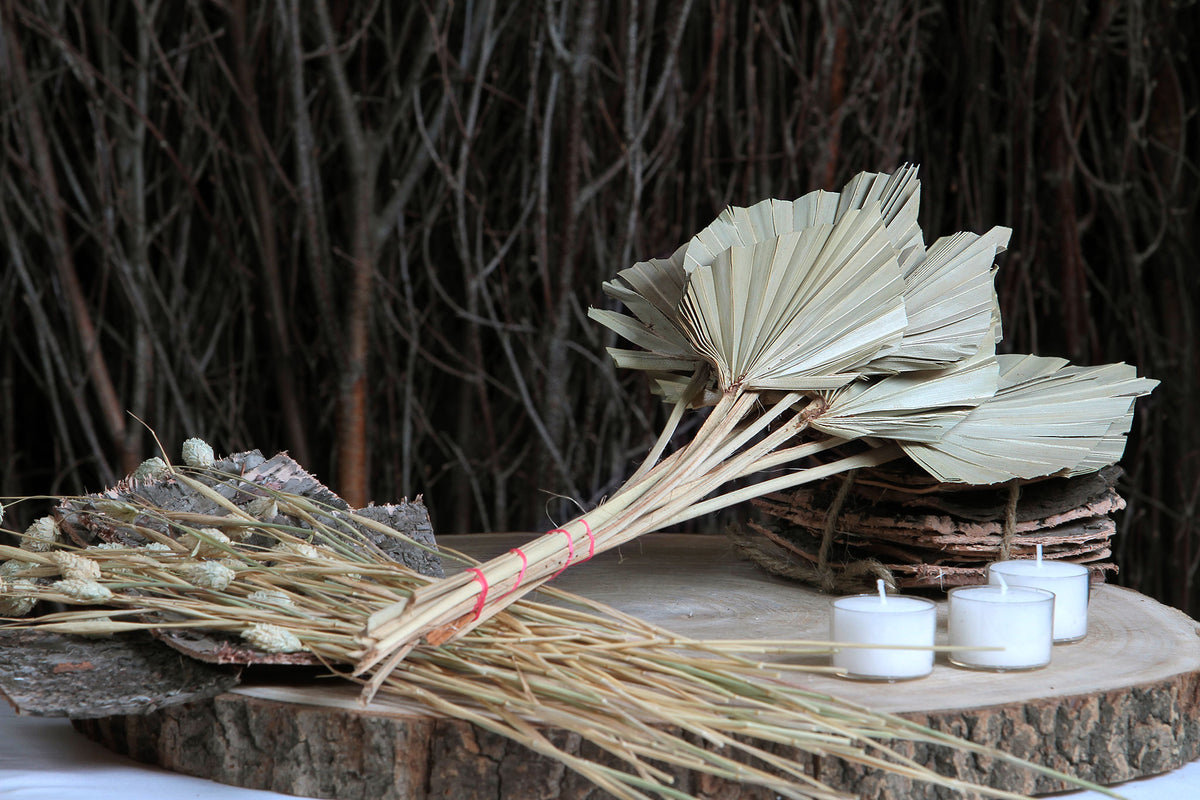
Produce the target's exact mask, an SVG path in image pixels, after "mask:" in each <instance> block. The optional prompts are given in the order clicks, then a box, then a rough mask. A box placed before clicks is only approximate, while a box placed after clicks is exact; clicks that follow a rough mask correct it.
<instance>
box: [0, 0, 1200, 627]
mask: <svg viewBox="0 0 1200 800" xmlns="http://www.w3.org/2000/svg"><path fill="white" fill-rule="evenodd" d="M1076 5H1079V6H1081V7H1079V8H1076V7H1075V6H1076ZM1083 5H1087V6H1090V8H1089V9H1087V10H1085V9H1083V8H1082V6H1083ZM1198 16H1200V15H1198V12H1197V7H1196V5H1195V3H1154V4H1149V3H1139V2H1133V1H1132V0H1102V2H1099V3H1092V4H1069V3H1042V2H1037V0H988V2H980V3H966V4H960V3H950V2H938V1H937V0H882V1H877V2H866V0H817V1H815V2H810V3H791V2H781V1H780V0H771V1H768V0H750V1H749V2H733V0H583V2H567V1H566V0H544V2H540V3H504V2H498V1H497V0H477V1H476V2H472V3H452V2H449V0H421V1H420V2H411V3H399V4H398V3H386V2H378V1H377V0H374V1H367V2H359V3H337V4H329V3H327V2H326V0H315V1H314V2H311V3H309V2H301V0H275V2H271V3H247V2H245V0H230V2H224V3H217V2H202V1H201V0H190V2H186V3H167V2H163V0H139V2H134V3H129V2H118V1H117V0H97V1H96V2H84V0H0V24H2V26H3V30H2V31H0V136H2V137H3V138H2V141H3V148H4V149H3V154H2V156H0V229H2V231H3V238H2V248H0V252H2V253H3V255H2V256H0V258H2V259H3V261H2V262H0V263H2V264H3V269H2V270H0V289H2V290H3V292H4V294H3V296H4V297H5V298H7V300H8V302H6V303H4V304H3V305H2V306H0V336H3V345H2V346H0V384H2V387H3V391H0V398H2V400H3V406H2V407H0V422H2V424H0V493H2V494H4V495H6V496H13V495H20V494H36V493H51V492H52V493H67V492H82V491H85V490H95V489H98V488H99V487H100V486H102V485H105V484H109V483H111V482H112V481H113V480H114V478H115V477H117V476H119V475H121V474H123V473H124V472H125V471H127V470H129V469H130V468H132V466H133V465H135V464H136V463H137V462H138V461H139V460H141V459H142V458H144V457H146V456H149V455H152V454H153V453H154V444H153V441H152V439H151V438H150V437H149V436H148V435H147V434H146V432H145V430H144V429H143V427H142V426H141V425H140V424H139V423H137V422H136V420H134V419H133V417H132V416H130V415H131V414H133V415H136V416H137V417H138V418H140V419H142V420H145V421H146V423H147V424H149V425H150V426H151V427H152V428H153V429H154V430H155V431H156V432H157V433H158V434H159V436H160V437H161V438H162V440H163V441H164V442H166V443H177V442H180V441H181V440H182V439H183V438H185V437H188V436H203V437H205V438H206V439H208V440H209V441H211V442H212V443H213V444H214V445H215V446H216V447H217V449H218V450H221V451H233V450H237V449H241V448H245V447H259V448H262V449H264V450H274V449H276V448H280V449H288V450H290V451H291V452H292V453H293V454H294V455H296V456H297V457H298V458H299V459H300V460H301V461H302V462H304V463H305V464H306V466H309V467H310V468H312V469H313V470H314V471H315V472H316V473H318V474H320V475H322V476H325V478H326V480H327V481H328V482H329V483H330V484H331V485H332V487H333V488H334V489H336V490H338V491H339V492H341V493H342V494H343V495H344V496H345V497H346V498H347V499H348V500H350V501H351V502H354V503H362V502H365V501H367V500H371V499H375V500H379V501H387V500H392V499H395V498H397V497H399V496H402V495H408V496H414V495H417V494H424V495H425V498H426V501H427V503H428V504H429V507H430V510H431V513H432V515H433V517H434V521H435V524H436V526H437V528H438V530H439V531H441V532H455V531H468V530H512V529H527V530H536V529H544V528H546V527H549V526H550V524H551V521H552V520H562V519H564V518H565V517H566V516H567V515H568V514H569V513H570V509H571V507H572V506H573V505H574V504H576V503H578V504H582V505H584V506H587V505H590V504H593V503H595V502H597V501H598V500H599V499H600V498H601V497H602V496H604V495H605V493H607V492H609V491H610V490H611V489H613V488H614V487H615V486H617V485H618V484H619V483H620V480H621V479H622V478H623V477H624V476H625V475H627V474H628V472H629V470H630V468H631V465H632V464H633V463H634V462H635V460H636V459H637V457H638V455H639V454H641V453H643V452H644V451H645V449H646V448H647V447H648V446H649V443H650V437H651V433H652V431H653V430H655V429H656V424H655V423H656V421H657V419H658V416H659V415H660V414H661V413H662V411H661V409H660V408H659V407H658V404H657V403H656V402H655V401H654V400H652V399H650V398H649V396H648V394H647V393H646V392H645V390H644V387H643V386H642V385H640V384H639V382H638V379H637V378H636V377H633V378H630V377H626V376H623V375H618V374H617V373H616V372H615V371H614V370H613V368H612V367H611V366H610V364H609V362H608V360H607V358H606V356H605V355H604V349H603V348H604V346H605V345H606V344H611V343H613V342H612V341H611V337H610V335H609V334H607V333H606V332H604V331H603V330H600V329H598V328H597V327H596V326H593V325H591V324H589V323H588V322H587V320H586V315H585V311H586V308H587V306H588V305H603V304H605V303H607V302H608V301H607V300H606V299H605V298H603V296H602V295H601V293H600V283H601V281H603V280H604V279H606V278H608V277H610V276H611V275H612V274H613V273H615V272H616V271H617V270H618V269H621V268H623V267H625V266H628V265H629V264H630V263H632V262H633V261H635V260H639V259H642V258H646V257H650V256H656V255H657V256H662V255H666V254H669V253H670V252H671V251H672V250H674V248H675V247H676V246H678V245H679V244H680V243H681V242H682V241H683V240H684V239H685V238H686V237H687V236H688V235H689V234H690V233H692V232H694V231H695V230H698V229H699V228H700V227H701V226H703V225H704V224H706V223H707V222H709V221H710V220H711V219H712V218H713V217H714V216H715V215H716V214H717V213H718V212H719V211H720V209H721V208H722V207H723V206H724V205H726V204H731V203H732V204H749V203H752V202H755V201H757V200H759V199H762V198H763V197H768V196H777V197H794V196H797V195H799V194H801V193H803V192H806V191H808V190H810V189H812V188H829V189H836V188H838V187H840V185H841V184H842V182H844V180H845V179H846V178H848V177H849V176H850V175H851V174H853V173H855V172H858V171H860V170H863V169H873V170H890V169H893V168H894V167H896V166H898V165H899V164H901V163H903V162H905V161H914V162H918V163H920V164H922V170H923V176H924V178H925V181H924V211H923V219H922V223H923V225H924V226H925V227H926V229H927V230H930V231H934V232H949V231H952V230H958V229H960V228H966V229H973V230H984V229H986V228H988V227H990V226H992V225H996V224H1003V225H1009V226H1011V227H1012V228H1013V229H1014V231H1015V234H1014V239H1013V247H1012V250H1011V251H1010V253H1009V254H1008V255H1007V256H1006V257H1005V259H1004V261H1003V268H1002V272H1001V273H1000V289H1001V296H1002V297H1001V299H1002V304H1003V307H1004V313H1005V320H1006V327H1007V332H1006V333H1007V343H1006V347H1008V348H1011V349H1015V350H1020V351H1032V352H1037V353H1040V354H1043V355H1063V356H1067V357H1069V358H1071V359H1073V360H1076V361H1079V362H1082V363H1096V362H1101V361H1113V360H1128V361H1130V362H1132V363H1135V364H1137V365H1138V366H1139V367H1140V369H1141V370H1142V371H1143V373H1144V374H1147V375H1150V376H1153V377H1157V378H1160V379H1162V380H1163V385H1162V387H1161V388H1160V389H1159V390H1158V391H1157V392H1156V393H1155V394H1154V396H1153V397H1151V398H1149V399H1148V400H1147V401H1145V403H1144V406H1143V407H1142V408H1141V409H1140V410H1139V416H1138V419H1137V423H1136V428H1135V431H1134V434H1133V436H1132V439H1131V444H1130V447H1129V450H1128V452H1127V456H1126V459H1125V467H1126V470H1127V472H1128V476H1127V480H1126V482H1125V485H1124V494H1125V495H1126V497H1127V498H1128V500H1129V509H1128V510H1127V511H1126V512H1125V514H1124V515H1123V517H1122V520H1121V525H1122V533H1121V535H1120V536H1119V537H1118V542H1119V548H1120V550H1119V552H1118V554H1117V555H1118V560H1119V562H1120V563H1121V565H1122V572H1121V576H1120V580H1122V581H1123V582H1125V583H1127V584H1129V585H1133V586H1136V587H1137V588H1139V589H1141V590H1142V591H1145V592H1147V593H1149V594H1152V595H1155V596H1157V597H1160V598H1162V599H1164V600H1165V601H1167V602H1169V603H1172V604H1174V605H1176V606H1179V607H1181V608H1184V609H1191V610H1195V609H1196V608H1197V607H1198V606H1200V580H1198V579H1197V578H1198V576H1197V570H1198V569H1200V537H1198V534H1197V530H1196V522H1195V515H1196V504H1197V502H1198V500H1200V463H1198V462H1200V431H1198V430H1197V422H1196V419H1195V413H1194V410H1195V409H1196V408H1197V401H1198V398H1197V389H1198V382H1200V377H1198V376H1200V369H1198V366H1200V365H1198V364H1197V359H1198V352H1197V345H1198V342H1197V330H1196V317H1195V315H1196V308H1197V305H1196V299H1197V294H1198V293H1200V282H1198V281H1197V279H1196V277H1195V275H1194V274H1193V272H1194V265H1195V263H1196V260H1197V241H1198V239H1197V237H1198V233H1197V231H1198V230H1200V227H1198V226H1197V225H1196V219H1197V201H1198V198H1200V180H1198V175H1197V158H1196V156H1197V146H1196V140H1197V130H1196V128H1197V119H1196V111H1197V103H1198V100H1200V91H1198V87H1197V73H1196V70H1195V67H1194V65H1192V64H1190V63H1189V61H1188V59H1189V48H1190V42H1191V41H1192V39H1194V36H1195V35H1196V34H1197V33H1198V32H1200V25H1198V22H1200V19H1198ZM169 455H172V456H173V455H175V454H173V453H171V454H169ZM22 513H23V512H22ZM9 524H14V523H13V522H12V520H10V521H9ZM716 525H717V523H716V521H710V522H709V523H707V524H706V525H705V526H704V527H706V528H707V529H713V528H714V527H715V526H716Z"/></svg>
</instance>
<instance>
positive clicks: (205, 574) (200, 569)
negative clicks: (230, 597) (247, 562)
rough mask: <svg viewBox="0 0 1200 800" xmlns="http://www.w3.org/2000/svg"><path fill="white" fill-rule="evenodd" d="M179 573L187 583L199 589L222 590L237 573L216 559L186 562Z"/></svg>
mask: <svg viewBox="0 0 1200 800" xmlns="http://www.w3.org/2000/svg"><path fill="white" fill-rule="evenodd" d="M180 573H181V574H182V575H183V577H184V578H186V579H187V581H188V582H189V583H191V584H192V585H193V586H197V587H199V588H201V589H213V590H215V591H218V592H219V591H222V590H224V589H225V588H227V587H228V586H229V584H230V583H232V582H233V579H234V578H235V577H237V573H236V572H234V571H233V570H231V569H230V568H229V567H227V566H225V565H224V564H220V563H218V562H216V561H201V562H200V563H199V564H187V565H185V566H184V567H183V569H181V570H180Z"/></svg>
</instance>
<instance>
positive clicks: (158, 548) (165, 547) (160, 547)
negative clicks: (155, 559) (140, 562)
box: [142, 542, 175, 553]
mask: <svg viewBox="0 0 1200 800" xmlns="http://www.w3.org/2000/svg"><path fill="white" fill-rule="evenodd" d="M142 549H143V550H149V551H150V552H151V553H174V552H175V549H174V548H173V547H171V545H169V544H163V543H162V542H151V543H150V544H148V545H146V546H144V547H143V548H142Z"/></svg>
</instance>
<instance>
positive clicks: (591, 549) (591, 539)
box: [579, 519, 596, 564]
mask: <svg viewBox="0 0 1200 800" xmlns="http://www.w3.org/2000/svg"><path fill="white" fill-rule="evenodd" d="M579 521H580V522H582V523H583V532H584V533H586V534H587V537H588V554H587V557H586V558H581V559H579V563H580V564H582V563H583V562H585V561H587V560H588V559H589V558H591V557H592V556H594V555H596V537H595V536H594V535H593V534H592V526H591V525H588V521H587V520H586V519H581V520H579Z"/></svg>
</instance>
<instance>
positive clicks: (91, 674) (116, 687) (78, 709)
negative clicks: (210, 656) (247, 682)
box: [0, 631, 238, 718]
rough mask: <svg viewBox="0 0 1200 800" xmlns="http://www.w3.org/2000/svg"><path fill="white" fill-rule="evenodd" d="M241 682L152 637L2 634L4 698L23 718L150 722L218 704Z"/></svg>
mask: <svg viewBox="0 0 1200 800" xmlns="http://www.w3.org/2000/svg"><path fill="white" fill-rule="evenodd" d="M237 682H238V677H237V675H236V674H234V673H231V672H229V671H227V670H220V669H215V668H213V667H210V666H208V665H206V664H201V663H199V662H196V661H192V660H191V659H188V658H180V657H179V654H178V653H176V652H174V651H173V650H170V649H169V648H167V647H165V646H163V645H162V644H160V643H158V642H156V641H154V640H153V639H151V638H150V637H149V636H147V635H145V634H134V635H123V636H113V637H110V638H87V637H83V636H70V635H64V634H58V633H43V632H40V631H0V694H3V695H4V696H5V697H6V698H7V700H8V702H9V703H10V704H11V705H12V706H13V708H15V709H16V710H17V713H18V714H28V715H31V716H38V717H73V718H83V717H107V716H111V715H113V714H144V713H149V712H151V711H153V710H155V709H157V708H161V707H163V706H168V705H173V704H176V703H184V702H188V701H193V700H200V699H205V698H209V697H212V696H214V695H217V694H220V693H222V692H225V691H228V690H229V689H231V688H233V687H234V686H235V685H237Z"/></svg>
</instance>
